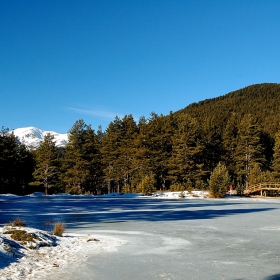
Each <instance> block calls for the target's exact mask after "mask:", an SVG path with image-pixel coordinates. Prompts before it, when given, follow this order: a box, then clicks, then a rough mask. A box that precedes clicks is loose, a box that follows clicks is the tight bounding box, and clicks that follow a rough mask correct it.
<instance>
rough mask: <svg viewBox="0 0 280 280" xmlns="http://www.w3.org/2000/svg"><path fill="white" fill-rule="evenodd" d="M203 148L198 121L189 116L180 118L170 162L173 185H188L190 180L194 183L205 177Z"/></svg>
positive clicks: (173, 139)
mask: <svg viewBox="0 0 280 280" xmlns="http://www.w3.org/2000/svg"><path fill="white" fill-rule="evenodd" d="M203 148H204V147H203V143H202V141H201V130H200V128H199V125H198V123H197V121H196V120H195V119H194V118H192V117H190V116H188V115H181V116H179V117H178V120H177V129H176V130H175V133H174V135H173V137H172V152H171V157H170V158H169V161H168V167H169V179H170V180H171V181H172V182H173V183H175V182H179V183H181V184H183V185H186V183H187V181H188V180H191V182H192V183H194V182H195V181H196V180H197V179H200V178H201V177H202V176H203V174H204V171H203V163H202V154H203V153H202V152H203Z"/></svg>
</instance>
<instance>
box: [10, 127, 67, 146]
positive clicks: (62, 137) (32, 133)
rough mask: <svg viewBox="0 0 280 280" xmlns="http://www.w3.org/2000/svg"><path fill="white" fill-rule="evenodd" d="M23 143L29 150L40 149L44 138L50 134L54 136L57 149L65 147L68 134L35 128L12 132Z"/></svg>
mask: <svg viewBox="0 0 280 280" xmlns="http://www.w3.org/2000/svg"><path fill="white" fill-rule="evenodd" d="M11 133H13V134H14V135H15V136H16V137H17V138H18V139H19V141H20V142H21V143H23V144H25V145H26V146H27V147H28V148H35V149H36V148H38V147H39V145H40V144H41V143H42V142H43V140H44V137H45V136H46V135H47V134H48V133H49V134H51V135H53V136H54V141H55V142H56V146H57V147H64V146H65V145H66V144H67V142H68V136H67V134H66V133H65V134H60V133H57V132H54V131H45V130H42V129H39V128H36V127H33V126H29V127H22V128H17V129H14V130H12V131H11Z"/></svg>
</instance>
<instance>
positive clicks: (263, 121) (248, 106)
mask: <svg viewBox="0 0 280 280" xmlns="http://www.w3.org/2000/svg"><path fill="white" fill-rule="evenodd" d="M279 107H280V84H268V83H267V84H256V85H252V86H248V87H245V88H243V89H240V90H237V91H234V92H230V93H228V94H226V95H223V96H220V97H217V98H213V99H206V100H204V101H200V102H198V103H193V104H191V105H189V106H187V107H186V108H184V109H182V110H180V111H178V112H177V113H176V114H181V113H182V112H184V113H187V114H189V115H191V116H193V117H195V118H197V120H198V121H199V122H201V123H202V122H203V120H205V119H211V120H212V122H213V123H215V124H216V125H217V126H218V127H219V128H220V130H221V132H222V131H223V130H224V128H225V126H226V124H227V121H228V119H229V118H230V116H232V114H235V115H236V118H237V121H238V122H239V121H240V120H241V118H242V117H243V116H244V115H247V114H251V115H252V116H253V117H254V118H255V119H257V120H258V122H259V125H260V126H261V127H263V130H264V132H267V133H268V134H269V135H271V136H272V137H274V135H275V133H276V132H277V131H278V127H279V116H280V112H279Z"/></svg>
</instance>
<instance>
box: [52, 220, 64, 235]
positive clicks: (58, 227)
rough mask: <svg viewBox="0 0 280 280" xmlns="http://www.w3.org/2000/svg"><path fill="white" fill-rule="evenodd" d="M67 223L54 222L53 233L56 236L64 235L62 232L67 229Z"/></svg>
mask: <svg viewBox="0 0 280 280" xmlns="http://www.w3.org/2000/svg"><path fill="white" fill-rule="evenodd" d="M65 228H66V226H65V223H63V222H58V223H55V224H54V228H53V234H54V235H56V236H62V234H63V233H64V231H65Z"/></svg>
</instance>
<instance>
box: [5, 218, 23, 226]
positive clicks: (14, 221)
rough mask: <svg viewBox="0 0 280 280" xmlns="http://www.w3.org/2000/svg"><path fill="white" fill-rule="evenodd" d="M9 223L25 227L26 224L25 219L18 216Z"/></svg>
mask: <svg viewBox="0 0 280 280" xmlns="http://www.w3.org/2000/svg"><path fill="white" fill-rule="evenodd" d="M8 225H9V226H12V227H25V226H26V224H25V221H24V220H22V219H21V218H16V219H15V220H13V221H11V222H9V224H8Z"/></svg>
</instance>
